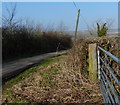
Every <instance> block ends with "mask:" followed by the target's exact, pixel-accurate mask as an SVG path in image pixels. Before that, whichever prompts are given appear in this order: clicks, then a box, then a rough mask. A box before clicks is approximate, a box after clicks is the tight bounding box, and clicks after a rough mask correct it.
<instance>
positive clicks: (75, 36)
mask: <svg viewBox="0 0 120 105" xmlns="http://www.w3.org/2000/svg"><path fill="white" fill-rule="evenodd" d="M79 17H80V9H79V10H78V17H77V21H76V29H75V35H74V41H76V38H77V29H78V23H79Z"/></svg>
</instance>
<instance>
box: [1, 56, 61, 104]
mask: <svg viewBox="0 0 120 105" xmlns="http://www.w3.org/2000/svg"><path fill="white" fill-rule="evenodd" d="M61 58H62V56H59V57H55V58H50V59H47V60H45V61H43V62H42V63H41V64H40V65H38V66H36V67H33V68H30V69H28V70H26V71H24V72H23V73H21V74H20V75H19V76H17V77H15V78H13V79H11V80H10V81H8V82H6V83H5V85H3V103H31V102H30V101H28V100H26V99H25V98H19V97H16V96H15V95H14V94H13V91H12V90H13V88H12V87H13V85H15V84H17V83H19V82H21V81H23V80H25V79H26V78H29V77H30V75H31V74H34V73H36V72H41V71H43V70H44V69H45V68H46V67H48V66H49V65H52V64H53V63H55V62H58V61H59V60H60V59H61ZM58 70H59V69H58V68H57V67H54V68H52V69H51V70H50V71H48V72H41V76H42V77H43V78H42V79H43V81H41V85H42V84H44V85H45V84H46V85H49V83H50V80H51V79H52V78H53V76H54V75H56V74H57V71H58Z"/></svg>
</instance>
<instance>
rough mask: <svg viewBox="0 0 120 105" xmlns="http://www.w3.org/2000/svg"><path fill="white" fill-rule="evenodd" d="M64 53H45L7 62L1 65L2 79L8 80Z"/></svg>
mask: <svg viewBox="0 0 120 105" xmlns="http://www.w3.org/2000/svg"><path fill="white" fill-rule="evenodd" d="M65 53H66V51H65V50H64V51H60V52H52V53H46V54H42V55H38V56H33V57H29V58H24V59H19V60H15V61H12V62H8V63H5V64H3V65H2V78H3V79H8V78H10V77H12V76H14V75H16V74H18V73H20V72H22V71H24V70H25V69H27V68H29V67H30V66H31V67H32V66H33V65H35V64H39V63H40V62H41V61H42V60H45V59H48V58H51V57H55V56H59V55H62V54H65Z"/></svg>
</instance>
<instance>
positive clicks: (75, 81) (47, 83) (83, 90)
mask: <svg viewBox="0 0 120 105" xmlns="http://www.w3.org/2000/svg"><path fill="white" fill-rule="evenodd" d="M68 58H69V56H66V57H65V58H63V59H61V61H60V62H58V63H54V64H53V65H50V66H48V67H46V68H42V70H38V71H37V72H36V73H34V74H32V75H30V77H28V78H26V79H25V80H24V81H22V82H20V83H18V84H17V85H14V86H13V92H14V95H15V96H16V97H18V98H20V97H24V98H25V99H27V100H29V101H31V102H40V103H102V98H101V94H100V92H99V86H98V85H97V84H94V83H90V82H88V80H87V79H85V78H84V77H83V76H82V75H81V73H80V70H79V69H78V68H77V67H76V68H75V67H73V66H72V65H69V63H70V62H68V60H69V59H68ZM56 67H57V69H59V70H58V71H57V72H53V71H54V70H55V68H56ZM47 74H49V75H47ZM46 77H47V78H49V79H47V80H46ZM51 77H52V78H51Z"/></svg>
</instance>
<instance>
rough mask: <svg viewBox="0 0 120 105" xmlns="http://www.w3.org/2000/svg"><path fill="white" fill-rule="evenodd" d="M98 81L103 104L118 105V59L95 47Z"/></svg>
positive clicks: (119, 100)
mask: <svg viewBox="0 0 120 105" xmlns="http://www.w3.org/2000/svg"><path fill="white" fill-rule="evenodd" d="M97 54H98V79H99V82H100V90H101V93H102V96H103V99H104V103H105V104H117V105H120V59H118V58H117V57H115V56H114V55H112V54H111V53H109V52H108V51H106V50H104V49H103V48H101V47H100V46H97Z"/></svg>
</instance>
